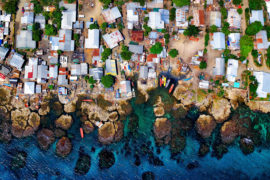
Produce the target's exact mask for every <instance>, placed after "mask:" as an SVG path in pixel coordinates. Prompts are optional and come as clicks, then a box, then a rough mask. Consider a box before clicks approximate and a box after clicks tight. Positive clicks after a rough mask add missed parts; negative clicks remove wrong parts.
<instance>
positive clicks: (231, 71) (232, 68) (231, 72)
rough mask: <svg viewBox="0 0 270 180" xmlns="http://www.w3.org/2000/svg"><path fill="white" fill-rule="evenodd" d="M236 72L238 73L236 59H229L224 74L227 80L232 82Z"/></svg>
mask: <svg viewBox="0 0 270 180" xmlns="http://www.w3.org/2000/svg"><path fill="white" fill-rule="evenodd" d="M237 73H238V60H235V59H229V60H228V66H227V74H226V78H227V80H228V81H230V82H234V81H235V80H236V77H237Z"/></svg>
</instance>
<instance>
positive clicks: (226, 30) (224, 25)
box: [221, 22, 230, 36]
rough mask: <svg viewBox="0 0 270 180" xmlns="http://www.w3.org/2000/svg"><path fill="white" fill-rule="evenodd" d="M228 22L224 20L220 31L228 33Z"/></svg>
mask: <svg viewBox="0 0 270 180" xmlns="http://www.w3.org/2000/svg"><path fill="white" fill-rule="evenodd" d="M229 27H230V24H229V23H228V22H224V24H223V27H222V28H221V31H222V32H223V33H224V34H225V35H226V36H228V35H229V34H230V30H229Z"/></svg>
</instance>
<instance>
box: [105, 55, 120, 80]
mask: <svg viewBox="0 0 270 180" xmlns="http://www.w3.org/2000/svg"><path fill="white" fill-rule="evenodd" d="M105 64H106V65H105V66H106V74H107V75H113V76H117V63H116V60H111V59H107V60H106V62H105Z"/></svg>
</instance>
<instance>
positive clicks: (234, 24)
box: [227, 9, 241, 29]
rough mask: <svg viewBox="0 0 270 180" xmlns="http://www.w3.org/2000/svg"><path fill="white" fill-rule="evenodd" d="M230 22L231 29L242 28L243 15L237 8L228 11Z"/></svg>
mask: <svg viewBox="0 0 270 180" xmlns="http://www.w3.org/2000/svg"><path fill="white" fill-rule="evenodd" d="M227 21H228V23H229V24H230V28H231V29H240V28H241V16H240V14H239V13H238V12H237V10H236V9H230V10H229V11H228V18H227Z"/></svg>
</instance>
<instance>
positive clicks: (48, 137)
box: [37, 128, 55, 150]
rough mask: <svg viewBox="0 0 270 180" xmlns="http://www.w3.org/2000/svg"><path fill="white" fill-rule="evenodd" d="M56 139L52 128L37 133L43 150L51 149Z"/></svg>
mask: <svg viewBox="0 0 270 180" xmlns="http://www.w3.org/2000/svg"><path fill="white" fill-rule="evenodd" d="M54 140H55V138H54V133H53V131H52V130H49V129H45V128H44V129H41V130H40V131H39V132H38V133H37V141H38V144H39V146H40V147H41V149H43V150H47V149H49V147H50V145H51V144H52V143H53V142H54Z"/></svg>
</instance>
